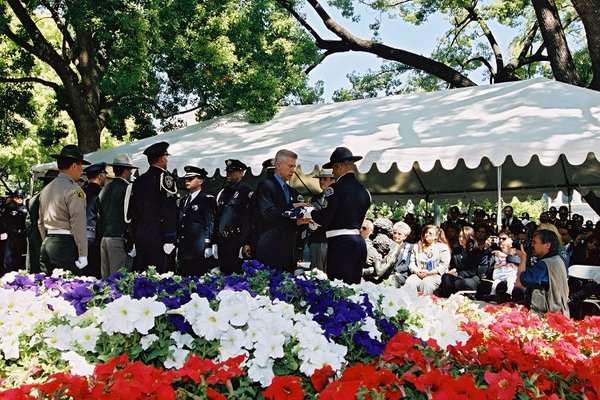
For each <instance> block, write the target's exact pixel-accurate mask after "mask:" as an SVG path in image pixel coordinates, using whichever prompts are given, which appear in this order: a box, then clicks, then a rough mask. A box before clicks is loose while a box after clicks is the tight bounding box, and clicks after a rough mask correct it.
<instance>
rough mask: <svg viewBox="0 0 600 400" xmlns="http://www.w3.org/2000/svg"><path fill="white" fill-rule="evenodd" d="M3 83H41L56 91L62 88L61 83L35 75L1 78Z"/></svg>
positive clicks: (0, 80)
mask: <svg viewBox="0 0 600 400" xmlns="http://www.w3.org/2000/svg"><path fill="white" fill-rule="evenodd" d="M0 82H2V83H39V84H40V85H44V86H47V87H49V88H51V89H54V90H55V91H56V92H58V91H59V90H60V85H59V84H57V83H54V82H50V81H47V80H44V79H41V78H36V77H34V76H26V77H22V78H0Z"/></svg>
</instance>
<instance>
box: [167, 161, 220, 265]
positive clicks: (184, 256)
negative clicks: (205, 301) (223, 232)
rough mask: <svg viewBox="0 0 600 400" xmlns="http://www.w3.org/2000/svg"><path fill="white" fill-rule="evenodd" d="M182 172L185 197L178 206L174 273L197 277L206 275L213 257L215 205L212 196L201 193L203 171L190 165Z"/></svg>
mask: <svg viewBox="0 0 600 400" xmlns="http://www.w3.org/2000/svg"><path fill="white" fill-rule="evenodd" d="M183 169H184V170H185V175H184V178H185V187H186V189H187V190H188V192H189V194H188V195H187V196H185V197H184V198H183V199H181V200H180V202H179V227H178V229H177V261H178V263H179V265H178V268H177V272H178V273H179V275H183V276H201V275H204V274H205V273H207V272H208V269H209V267H210V264H209V262H208V259H209V258H210V257H211V256H212V255H213V250H212V243H213V233H214V229H215V219H216V213H217V204H216V202H215V198H214V197H213V196H212V195H210V194H206V193H205V192H203V191H202V184H203V183H204V180H205V179H206V177H207V176H208V173H207V172H206V170H205V169H204V168H198V167H194V166H191V165H186V166H185V167H184V168H183Z"/></svg>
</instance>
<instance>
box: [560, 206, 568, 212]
mask: <svg viewBox="0 0 600 400" xmlns="http://www.w3.org/2000/svg"><path fill="white" fill-rule="evenodd" d="M558 212H559V213H568V212H569V207H567V206H560V207H558Z"/></svg>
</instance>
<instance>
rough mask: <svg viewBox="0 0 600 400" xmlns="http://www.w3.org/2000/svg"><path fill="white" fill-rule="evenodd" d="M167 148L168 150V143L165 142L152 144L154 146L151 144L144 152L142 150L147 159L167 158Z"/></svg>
mask: <svg viewBox="0 0 600 400" xmlns="http://www.w3.org/2000/svg"><path fill="white" fill-rule="evenodd" d="M168 148H169V143H167V142H158V143H154V144H151V145H150V146H148V147H146V150H144V155H146V156H149V157H161V156H168V155H169V153H168V152H167V149H168Z"/></svg>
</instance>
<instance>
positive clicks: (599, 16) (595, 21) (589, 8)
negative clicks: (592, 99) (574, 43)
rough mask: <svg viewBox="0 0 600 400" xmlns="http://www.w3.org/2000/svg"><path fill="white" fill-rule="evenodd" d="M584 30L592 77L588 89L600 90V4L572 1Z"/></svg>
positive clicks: (590, 0)
mask: <svg viewBox="0 0 600 400" xmlns="http://www.w3.org/2000/svg"><path fill="white" fill-rule="evenodd" d="M572 3H573V6H574V7H575V10H577V14H579V18H581V22H582V23H583V27H584V28H585V35H586V37H587V44H588V50H589V52H590V59H591V60H592V71H593V73H594V77H593V79H592V83H591V84H590V89H594V90H600V4H598V0H572Z"/></svg>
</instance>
